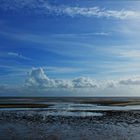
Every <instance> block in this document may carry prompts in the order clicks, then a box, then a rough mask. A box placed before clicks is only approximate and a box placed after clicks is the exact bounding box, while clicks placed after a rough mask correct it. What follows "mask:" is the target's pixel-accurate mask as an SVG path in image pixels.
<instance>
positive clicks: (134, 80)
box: [119, 77, 140, 85]
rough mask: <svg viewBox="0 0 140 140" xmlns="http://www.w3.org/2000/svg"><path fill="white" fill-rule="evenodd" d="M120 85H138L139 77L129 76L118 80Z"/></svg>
mask: <svg viewBox="0 0 140 140" xmlns="http://www.w3.org/2000/svg"><path fill="white" fill-rule="evenodd" d="M119 84H120V85H140V77H131V78H126V79H123V80H120V81H119Z"/></svg>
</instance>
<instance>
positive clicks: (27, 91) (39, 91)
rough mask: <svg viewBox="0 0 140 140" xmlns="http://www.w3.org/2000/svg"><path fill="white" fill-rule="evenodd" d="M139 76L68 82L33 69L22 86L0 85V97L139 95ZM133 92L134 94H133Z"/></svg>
mask: <svg viewBox="0 0 140 140" xmlns="http://www.w3.org/2000/svg"><path fill="white" fill-rule="evenodd" d="M139 85H140V76H132V77H129V78H124V79H121V80H104V81H99V80H98V81H97V80H94V79H92V78H87V77H79V78H74V79H68V80H62V79H60V80H57V79H51V78H49V77H48V76H47V75H46V74H45V72H44V70H43V68H33V69H32V70H31V71H30V72H29V73H28V76H27V79H26V80H25V84H24V85H22V84H21V85H17V86H14V85H13V86H10V85H4V86H2V85H0V95H1V96H5V95H9V96H11V95H16V96H18V95H19V96H20V95H21V96H23V95H24V96H28V95H29V96H30V95H31V96H46V95H48V96H51V95H55V96H67V95H68V96H80V95H81V96H82V95H83V96H86V95H87V96H88V95H90V96H91V95H93V96H94V95H96V96H106V95H107V96H108V95H109V96H116V95H117V96H121V95H139V90H140V88H139ZM134 91H135V93H134Z"/></svg>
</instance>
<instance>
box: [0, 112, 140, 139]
mask: <svg viewBox="0 0 140 140" xmlns="http://www.w3.org/2000/svg"><path fill="white" fill-rule="evenodd" d="M96 113H102V114H103V115H102V116H84V117H73V116H51V115H50V116H45V115H44V114H45V111H1V112H0V138H1V140H13V139H18V140H20V139H21V140H24V139H26V140H30V139H32V140H37V139H40V140H139V138H140V129H139V128H140V111H138V110H137V111H136V110H135V111H96Z"/></svg>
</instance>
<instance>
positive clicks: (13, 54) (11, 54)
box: [8, 52, 31, 60]
mask: <svg viewBox="0 0 140 140" xmlns="http://www.w3.org/2000/svg"><path fill="white" fill-rule="evenodd" d="M8 55H9V56H10V57H15V58H20V59H24V60H31V59H30V58H29V57H26V56H23V55H22V54H19V53H16V52H8Z"/></svg>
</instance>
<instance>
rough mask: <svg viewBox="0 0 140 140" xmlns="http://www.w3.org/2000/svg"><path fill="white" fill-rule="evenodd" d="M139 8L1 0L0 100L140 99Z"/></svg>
mask: <svg viewBox="0 0 140 140" xmlns="http://www.w3.org/2000/svg"><path fill="white" fill-rule="evenodd" d="M139 9H140V2H139V1H127V0H123V1H113V0H112V1H110V0H109V1H103V2H101V1H98V0H95V1H94V2H93V1H90V0H82V1H79V0H76V1H75V0H71V1H69V0H55V1H52V0H12V1H11V0H1V1H0V13H1V14H0V28H1V30H0V95H1V96H6V95H7V96H8V95H9V94H10V95H14V96H19V95H22V96H24V95H25V96H28V95H31V96H35V95H44V96H47V95H53V96H62V95H63V96H64V95H66V96H67V95H76V96H77V95H78V96H83V95H85V96H86V95H87V96H88V95H91V96H94V95H95V96H103V95H104V96H105V95H109V96H120V95H128V96H129V95H132V96H133V95H134V96H135V95H140V93H139V91H140V88H139V85H140V65H139V61H140V46H139V44H140V41H139V36H140V26H139V25H140V10H139ZM33 67H34V68H33ZM29 71H30V72H29ZM27 72H29V73H28V75H27ZM46 74H47V75H46ZM25 77H26V78H25ZM67 93H70V94H67Z"/></svg>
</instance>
